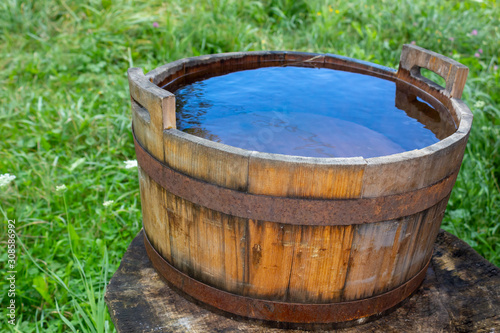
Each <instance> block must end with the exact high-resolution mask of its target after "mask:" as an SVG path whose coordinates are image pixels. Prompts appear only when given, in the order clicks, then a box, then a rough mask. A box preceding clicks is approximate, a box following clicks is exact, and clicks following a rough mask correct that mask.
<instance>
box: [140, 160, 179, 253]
mask: <svg viewBox="0 0 500 333" xmlns="http://www.w3.org/2000/svg"><path fill="white" fill-rule="evenodd" d="M138 171H139V186H140V192H141V207H142V221H143V225H144V230H145V231H146V234H147V235H148V238H149V239H150V240H151V242H152V245H153V246H154V247H155V249H156V250H157V251H158V253H160V254H161V255H162V256H163V257H164V258H165V259H166V260H167V261H170V260H171V259H172V258H171V255H170V237H169V230H168V223H169V221H168V216H167V214H166V213H165V206H166V202H165V199H166V198H165V190H164V189H163V188H162V187H161V186H160V185H158V184H157V183H156V182H155V181H153V180H152V179H151V178H150V177H149V176H148V175H147V174H146V173H145V172H144V170H142V169H141V167H140V166H139V167H138ZM158 201H160V202H158Z"/></svg>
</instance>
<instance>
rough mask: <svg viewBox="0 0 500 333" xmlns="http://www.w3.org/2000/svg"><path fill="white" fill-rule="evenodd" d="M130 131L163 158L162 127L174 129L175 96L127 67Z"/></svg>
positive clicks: (140, 72) (151, 151) (136, 69)
mask: <svg viewBox="0 0 500 333" xmlns="http://www.w3.org/2000/svg"><path fill="white" fill-rule="evenodd" d="M128 81H129V89H130V97H131V99H132V117H133V127H134V131H135V133H136V135H137V137H138V138H139V141H140V142H141V144H142V145H144V146H145V147H146V148H147V149H148V151H149V152H150V153H151V154H152V155H153V156H155V157H156V158H157V159H159V160H160V161H163V129H166V128H176V125H175V96H174V95H173V94H172V93H170V92H168V91H166V90H163V89H161V88H159V87H158V86H156V85H155V84H153V83H151V82H150V81H149V80H148V79H147V78H146V77H145V76H144V74H143V72H142V69H140V68H130V69H129V70H128Z"/></svg>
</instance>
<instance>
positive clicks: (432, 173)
mask: <svg viewBox="0 0 500 333" xmlns="http://www.w3.org/2000/svg"><path fill="white" fill-rule="evenodd" d="M467 139H468V133H467V134H464V133H455V134H453V135H452V136H450V137H447V138H446V139H444V140H442V141H439V142H438V143H436V144H435V145H432V146H429V147H426V148H423V149H419V150H412V151H408V152H405V153H401V154H395V155H389V156H382V157H373V158H368V159H366V162H367V165H366V168H365V172H364V177H363V188H362V191H361V197H363V198H373V197H378V196H385V195H391V194H398V193H405V192H410V191H414V190H418V189H421V188H424V187H427V186H429V185H432V184H435V183H437V182H439V181H440V180H442V179H443V178H445V177H447V176H449V175H450V174H452V173H453V172H454V171H456V170H457V169H458V168H459V167H460V165H461V163H462V159H463V156H464V151H465V145H466V144H467Z"/></svg>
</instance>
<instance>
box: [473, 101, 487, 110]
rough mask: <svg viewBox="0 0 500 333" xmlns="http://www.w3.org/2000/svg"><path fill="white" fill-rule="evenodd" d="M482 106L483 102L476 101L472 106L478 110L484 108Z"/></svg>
mask: <svg viewBox="0 0 500 333" xmlns="http://www.w3.org/2000/svg"><path fill="white" fill-rule="evenodd" d="M484 104H485V103H484V102H483V101H477V102H476V104H474V107H475V108H478V109H480V108H482V107H483V106H484Z"/></svg>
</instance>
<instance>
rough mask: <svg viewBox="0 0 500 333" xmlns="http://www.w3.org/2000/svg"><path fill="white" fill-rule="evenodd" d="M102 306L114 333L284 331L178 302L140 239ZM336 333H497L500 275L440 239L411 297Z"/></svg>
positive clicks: (454, 241) (461, 245)
mask: <svg viewBox="0 0 500 333" xmlns="http://www.w3.org/2000/svg"><path fill="white" fill-rule="evenodd" d="M106 303H107V304H108V308H109V311H110V314H111V317H112V319H113V321H114V323H115V327H116V330H117V331H118V332H119V333H125V332H200V333H201V332H276V333H278V332H284V331H285V330H283V329H279V328H270V327H267V326H263V325H261V324H259V323H257V322H249V321H242V320H234V319H231V318H230V317H229V315H222V314H217V313H214V312H211V311H210V310H208V309H206V308H205V307H200V306H199V305H196V304H195V303H193V302H191V301H189V300H187V299H185V298H184V297H183V296H181V295H179V294H178V293H177V292H176V291H174V290H173V289H172V288H170V287H169V286H168V285H167V283H166V282H165V281H164V280H163V279H162V278H161V277H160V275H159V274H158V273H157V272H156V271H155V269H154V268H153V266H152V264H151V262H150V261H149V258H148V256H147V254H146V250H145V248H144V243H143V234H142V231H141V232H140V233H139V234H138V235H137V236H136V237H135V239H134V240H133V241H132V243H131V244H130V246H129V248H128V250H127V252H126V253H125V255H124V256H123V259H122V262H121V264H120V267H119V268H118V270H117V271H116V273H115V274H114V275H113V277H112V279H111V281H110V283H109V285H108V287H107V291H106ZM322 331H323V332H327V331H325V330H324V329H323V330H322ZM337 331H338V330H336V331H335V332H337ZM340 331H341V332H500V269H499V268H498V267H496V266H494V265H493V264H491V263H489V262H488V261H487V260H485V259H484V258H483V257H481V256H480V255H479V254H478V253H477V252H475V251H474V250H473V249H472V248H471V247H470V246H469V245H468V244H466V243H465V242H463V241H461V240H460V239H458V238H457V237H455V236H453V235H451V234H449V233H447V232H445V231H441V232H440V233H439V235H438V237H437V240H436V243H435V244H434V254H433V256H432V260H431V265H430V266H429V269H428V271H427V275H426V278H425V280H424V282H423V284H422V286H421V287H420V288H419V289H418V290H417V292H416V293H415V294H414V295H413V296H411V297H410V298H409V299H407V300H406V301H404V302H403V304H402V305H401V306H400V307H399V308H397V309H396V310H394V311H393V312H391V313H389V314H387V315H385V316H383V317H381V318H380V319H378V320H375V321H372V322H369V323H366V324H363V325H360V326H355V327H351V328H346V329H342V330H340ZM286 332H302V331H301V330H297V329H294V330H286ZM331 332H334V330H332V331H331Z"/></svg>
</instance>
